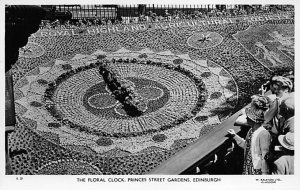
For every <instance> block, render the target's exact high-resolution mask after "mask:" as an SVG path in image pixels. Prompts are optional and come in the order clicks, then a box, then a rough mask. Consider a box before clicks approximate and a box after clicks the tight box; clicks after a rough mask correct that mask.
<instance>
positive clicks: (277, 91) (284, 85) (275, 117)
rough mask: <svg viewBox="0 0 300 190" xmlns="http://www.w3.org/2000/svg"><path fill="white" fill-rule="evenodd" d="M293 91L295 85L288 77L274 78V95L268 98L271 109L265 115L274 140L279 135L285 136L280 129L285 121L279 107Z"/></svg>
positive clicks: (271, 87)
mask: <svg viewBox="0 0 300 190" xmlns="http://www.w3.org/2000/svg"><path fill="white" fill-rule="evenodd" d="M292 89H293V83H292V81H291V80H290V79H288V78H286V77H282V76H274V77H272V79H271V81H270V91H271V93H272V94H271V95H269V96H268V100H269V104H270V108H269V109H268V111H267V112H266V113H265V124H266V125H269V127H270V132H271V134H272V136H273V138H274V139H277V136H278V135H280V134H283V133H281V132H282V131H281V130H280V128H282V126H283V124H284V120H285V119H284V118H283V117H282V116H281V115H280V113H279V107H280V106H281V103H282V100H283V99H285V98H286V97H288V96H290V95H291V90H292Z"/></svg>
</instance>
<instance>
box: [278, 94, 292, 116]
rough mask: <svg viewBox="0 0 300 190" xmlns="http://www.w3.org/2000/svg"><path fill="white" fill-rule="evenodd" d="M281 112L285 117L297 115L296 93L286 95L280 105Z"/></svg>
mask: <svg viewBox="0 0 300 190" xmlns="http://www.w3.org/2000/svg"><path fill="white" fill-rule="evenodd" d="M279 114H280V115H282V116H283V117H284V118H285V119H289V118H290V117H293V116H294V115H295V103H294V94H293V93H291V94H290V95H288V96H286V97H284V98H283V99H282V101H281V104H280V106H279Z"/></svg>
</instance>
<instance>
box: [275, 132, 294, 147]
mask: <svg viewBox="0 0 300 190" xmlns="http://www.w3.org/2000/svg"><path fill="white" fill-rule="evenodd" d="M278 141H279V143H280V144H281V145H282V146H283V147H284V148H286V149H288V150H294V133H291V132H288V133H287V134H286V135H279V137H278Z"/></svg>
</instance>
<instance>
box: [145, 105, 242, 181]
mask: <svg viewBox="0 0 300 190" xmlns="http://www.w3.org/2000/svg"><path fill="white" fill-rule="evenodd" d="M241 113H242V112H241V111H238V112H237V113H235V114H234V115H232V116H231V117H229V118H228V119H226V120H225V121H224V122H222V123H221V124H220V125H218V126H217V127H215V128H214V129H213V130H212V131H210V132H209V133H208V134H206V135H205V136H203V137H202V138H200V139H199V140H197V141H195V142H194V143H192V144H191V145H189V146H187V147H186V148H184V149H183V150H181V151H180V152H178V153H177V154H175V155H174V156H173V157H171V158H170V159H168V160H166V161H165V162H163V163H162V164H161V165H159V166H158V167H156V168H154V169H153V170H151V171H150V172H149V173H148V174H150V175H151V174H155V175H159V174H166V175H178V174H181V173H183V172H184V171H186V170H188V169H189V168H191V167H192V166H194V165H196V164H197V163H199V161H201V160H204V159H205V158H206V157H207V156H208V155H210V154H211V153H212V152H213V151H215V150H217V149H218V148H219V147H221V146H222V145H223V144H224V142H225V141H226V140H227V139H228V137H227V136H226V135H227V130H228V129H234V130H235V131H236V132H237V133H239V132H240V129H241V127H239V126H235V125H234V123H235V121H236V119H237V118H238V116H239V115H241Z"/></svg>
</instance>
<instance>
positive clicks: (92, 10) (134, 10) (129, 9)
mask: <svg viewBox="0 0 300 190" xmlns="http://www.w3.org/2000/svg"><path fill="white" fill-rule="evenodd" d="M52 8H54V9H55V11H57V12H69V13H72V19H96V18H105V19H116V18H117V17H119V18H121V17H129V18H132V17H138V16H140V15H148V16H149V14H156V15H157V16H166V15H167V14H170V15H174V14H181V15H182V14H185V15H191V14H195V13H196V12H201V13H202V14H207V15H208V16H213V14H216V12H222V11H224V12H226V13H228V14H232V13H233V12H234V11H238V12H240V13H242V12H247V14H252V13H253V12H254V11H256V12H259V11H260V12H263V13H268V12H270V11H274V9H273V8H263V6H262V5H253V6H250V5H232V4H231V5H216V4H205V5H199V4H198V5H183V4H178V5H174V4H171V5H169V4H167V5H157V4H125V5H124V4H123V5H53V6H52ZM277 8H278V10H286V9H293V6H292V5H291V6H288V5H279V6H277ZM166 10H168V11H167V12H166ZM213 10H215V12H214V11H213ZM150 12H151V13H150ZM196 14H197V13H196Z"/></svg>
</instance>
